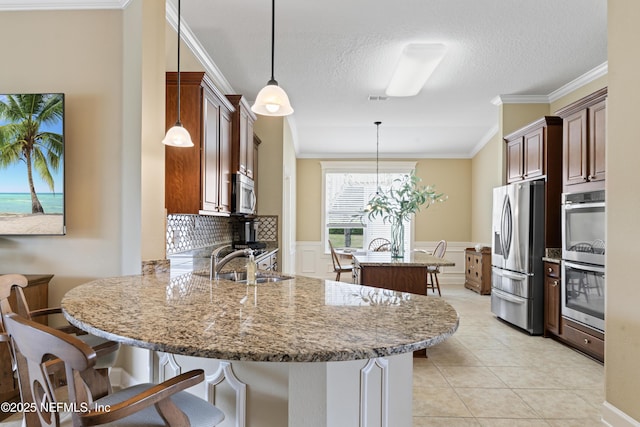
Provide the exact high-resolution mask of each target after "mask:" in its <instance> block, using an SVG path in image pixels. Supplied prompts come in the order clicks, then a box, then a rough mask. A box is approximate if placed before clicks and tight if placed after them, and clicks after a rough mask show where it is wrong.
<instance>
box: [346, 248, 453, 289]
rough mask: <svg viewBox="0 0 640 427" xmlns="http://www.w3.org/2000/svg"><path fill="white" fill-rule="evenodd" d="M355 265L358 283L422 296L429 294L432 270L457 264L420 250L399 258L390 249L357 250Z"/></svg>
mask: <svg viewBox="0 0 640 427" xmlns="http://www.w3.org/2000/svg"><path fill="white" fill-rule="evenodd" d="M353 264H354V270H355V274H354V276H355V278H356V279H355V281H356V283H359V284H361V285H367V286H378V287H382V288H385V289H390V290H394V291H399V292H411V293H415V294H423V295H426V294H427V280H428V276H429V275H428V274H427V272H428V271H429V269H436V268H437V269H440V268H442V267H453V266H455V265H456V264H455V262H453V261H451V260H449V259H446V258H441V257H437V256H434V255H432V254H430V253H427V252H422V251H417V250H416V251H409V252H406V253H405V254H404V255H403V256H401V257H398V258H395V257H393V256H392V254H391V252H374V251H363V252H355V253H354V254H353Z"/></svg>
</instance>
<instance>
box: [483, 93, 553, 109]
mask: <svg viewBox="0 0 640 427" xmlns="http://www.w3.org/2000/svg"><path fill="white" fill-rule="evenodd" d="M491 103H492V104H493V105H496V106H500V105H502V104H548V103H549V96H548V95H498V96H496V97H495V98H493V99H492V100H491Z"/></svg>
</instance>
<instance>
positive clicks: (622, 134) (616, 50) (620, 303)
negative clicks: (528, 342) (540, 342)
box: [605, 0, 640, 423]
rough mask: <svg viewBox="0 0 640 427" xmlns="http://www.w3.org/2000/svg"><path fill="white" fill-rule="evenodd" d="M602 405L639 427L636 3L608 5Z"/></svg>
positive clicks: (639, 12) (616, 0)
mask: <svg viewBox="0 0 640 427" xmlns="http://www.w3.org/2000/svg"><path fill="white" fill-rule="evenodd" d="M608 16H609V18H608V19H609V92H608V93H609V97H608V101H607V184H606V185H607V260H606V263H607V272H606V274H607V300H606V304H607V306H606V316H605V317H606V326H605V328H606V331H607V332H606V341H605V361H606V362H605V381H606V400H607V401H608V402H609V403H610V404H612V405H613V406H615V407H616V408H618V409H619V410H621V411H623V412H624V413H626V414H627V415H629V416H631V417H633V418H634V419H635V420H636V423H638V422H640V405H638V394H639V393H640V369H638V361H639V360H640V310H638V301H640V286H638V273H637V271H638V270H637V263H638V254H639V253H640V251H639V250H638V245H637V242H638V241H640V226H639V225H638V212H640V197H638V191H637V190H635V189H633V188H632V187H633V186H634V185H636V183H637V181H638V167H637V165H638V159H639V158H640V144H638V118H637V116H638V100H639V99H640V85H638V69H640V56H639V55H638V53H637V50H636V49H635V46H636V42H637V40H638V39H639V38H640V31H639V30H638V22H640V2H637V1H635V0H634V1H631V0H609V6H608Z"/></svg>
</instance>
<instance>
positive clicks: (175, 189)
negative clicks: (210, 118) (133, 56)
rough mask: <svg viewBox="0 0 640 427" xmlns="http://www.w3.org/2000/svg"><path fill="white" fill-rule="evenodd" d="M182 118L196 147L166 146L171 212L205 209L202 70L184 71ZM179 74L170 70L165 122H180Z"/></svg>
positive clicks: (169, 126)
mask: <svg viewBox="0 0 640 427" xmlns="http://www.w3.org/2000/svg"><path fill="white" fill-rule="evenodd" d="M180 80H181V81H180V92H181V93H180V121H181V122H182V126H184V128H185V129H187V131H189V134H190V135H191V140H192V141H193V144H194V147H191V148H182V147H169V146H167V147H165V207H166V208H167V212H168V213H183V214H197V213H198V211H199V210H200V209H201V205H200V200H201V197H202V194H201V190H202V187H201V158H200V151H201V148H202V146H201V143H202V133H201V132H202V130H203V127H202V103H203V95H202V87H201V82H202V73H188V74H187V73H181V79H180ZM177 89H178V85H177V74H176V73H167V83H166V95H165V96H166V101H165V102H166V108H165V122H166V128H167V130H168V129H169V128H171V127H172V126H173V125H174V124H175V123H176V118H177V106H178V103H177V101H178V97H177V92H178V90H177Z"/></svg>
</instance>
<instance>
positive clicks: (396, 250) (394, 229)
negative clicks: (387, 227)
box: [391, 219, 404, 258]
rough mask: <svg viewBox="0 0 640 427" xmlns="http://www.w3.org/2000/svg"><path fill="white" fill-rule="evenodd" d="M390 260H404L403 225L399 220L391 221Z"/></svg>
mask: <svg viewBox="0 0 640 427" xmlns="http://www.w3.org/2000/svg"><path fill="white" fill-rule="evenodd" d="M391 258H404V224H403V223H402V220H401V219H394V220H393V221H391Z"/></svg>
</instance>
